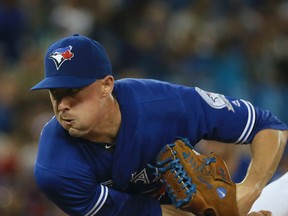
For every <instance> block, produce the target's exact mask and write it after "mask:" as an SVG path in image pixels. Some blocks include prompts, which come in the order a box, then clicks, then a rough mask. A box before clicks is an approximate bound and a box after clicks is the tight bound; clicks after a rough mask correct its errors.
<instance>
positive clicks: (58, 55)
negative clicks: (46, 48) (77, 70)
mask: <svg viewBox="0 0 288 216" xmlns="http://www.w3.org/2000/svg"><path fill="white" fill-rule="evenodd" d="M71 50H72V46H71V45H70V46H68V47H64V48H58V49H56V50H54V51H53V52H52V53H51V54H50V55H49V59H52V60H53V61H54V63H55V66H56V68H57V70H58V69H59V68H60V67H61V65H62V64H63V63H64V62H65V61H67V60H71V59H72V58H73V57H74V53H72V52H71Z"/></svg>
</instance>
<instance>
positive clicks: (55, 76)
mask: <svg viewBox="0 0 288 216" xmlns="http://www.w3.org/2000/svg"><path fill="white" fill-rule="evenodd" d="M44 66H45V77H44V79H43V80H42V81H40V82H39V83H38V84H36V85H35V86H33V87H32V88H31V89H30V90H31V91H33V90H38V89H52V88H81V87H84V86H87V85H90V84H92V83H93V82H95V81H96V80H97V79H102V78H104V77H105V76H107V75H112V66H111V63H110V60H109V57H108V55H107V53H106V51H105V49H104V47H103V46H102V45H101V44H100V43H98V42H97V41H95V40H92V39H90V38H88V37H84V36H81V35H79V34H75V35H73V36H70V37H65V38H62V39H61V40H59V41H56V42H55V43H53V44H52V45H51V46H50V47H49V48H48V50H47V52H46V54H45V59H44Z"/></svg>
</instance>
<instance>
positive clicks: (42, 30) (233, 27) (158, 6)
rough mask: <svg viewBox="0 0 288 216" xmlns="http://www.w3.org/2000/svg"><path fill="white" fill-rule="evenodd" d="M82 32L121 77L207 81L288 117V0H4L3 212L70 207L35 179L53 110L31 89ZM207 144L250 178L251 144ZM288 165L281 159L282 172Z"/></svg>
mask: <svg viewBox="0 0 288 216" xmlns="http://www.w3.org/2000/svg"><path fill="white" fill-rule="evenodd" d="M74 33H79V34H82V35H86V36H89V37H92V38H93V39H95V40H98V41H100V42H101V43H102V44H103V45H104V46H105V47H106V49H107V52H108V55H109V56H110V58H111V62H112V65H113V71H114V76H115V78H116V79H120V78H123V77H142V78H155V79H161V80H164V81H170V82H175V83H179V84H185V85H190V86H199V87H201V88H203V89H205V90H208V91H214V92H219V93H222V94H225V95H229V96H232V97H237V98H243V99H247V100H249V101H251V102H252V103H253V104H254V105H256V106H260V107H262V108H264V109H269V110H271V111H272V112H273V113H274V114H275V115H277V116H278V117H279V118H280V119H282V120H283V121H284V122H286V123H288V115H287V108H286V105H287V104H288V94H287V92H288V1H283V0H282V1H281V0H274V1H270V0H241V1H240V0H213V1H211V0H198V1H197V0H134V1H133V0H94V1H91V0H0V215H1V216H62V215H65V214H63V213H62V212H61V211H60V210H59V209H58V208H57V207H55V206H54V205H53V204H51V203H50V202H49V201H48V200H47V199H46V198H45V197H44V196H43V195H42V194H41V193H40V192H39V191H38V189H37V187H36V185H35V182H34V178H33V165H34V161H35V155H36V152H37V145H38V143H37V142H38V138H39V134H40V131H41V128H42V127H43V125H44V124H45V122H46V121H48V120H49V119H50V118H51V117H52V115H53V114H52V109H51V106H50V102H49V98H48V96H47V91H40V92H37V93H35V92H33V93H31V92H29V89H30V87H31V86H33V85H34V84H36V83H37V82H38V81H39V80H40V79H42V77H43V56H44V54H45V51H46V49H47V48H48V46H49V45H50V44H51V43H52V42H53V41H55V40H58V39H59V38H61V37H64V36H69V35H71V34H74ZM203 146H205V148H206V149H209V150H211V149H212V150H213V151H214V152H217V151H219V153H220V154H222V155H223V157H224V158H225V159H226V160H227V163H228V166H229V167H230V168H231V174H232V175H233V178H235V181H238V182H239V181H241V179H243V177H244V174H245V171H246V169H247V164H248V163H249V153H248V151H247V149H246V147H245V146H243V147H240V148H234V146H231V147H229V148H223V146H218V145H216V144H215V145H214V146H210V147H209V144H207V143H204V144H203ZM215 146H217V147H215ZM285 157H287V156H286V155H285ZM287 170H288V165H287V162H285V160H284V159H283V160H282V161H281V164H280V166H279V169H278V170H277V173H276V175H275V177H274V178H277V176H279V175H281V174H282V173H283V172H285V171H287Z"/></svg>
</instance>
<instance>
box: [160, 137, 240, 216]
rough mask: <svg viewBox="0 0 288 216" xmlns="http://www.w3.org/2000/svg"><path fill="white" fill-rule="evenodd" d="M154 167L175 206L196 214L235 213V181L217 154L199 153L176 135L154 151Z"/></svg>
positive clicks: (203, 215)
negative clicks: (173, 140)
mask: <svg viewBox="0 0 288 216" xmlns="http://www.w3.org/2000/svg"><path fill="white" fill-rule="evenodd" d="M155 168H156V171H157V172H156V173H157V175H161V179H162V181H163V183H164V185H165V187H166V192H167V193H168V195H169V197H170V199H171V201H172V203H173V204H174V205H175V206H176V208H180V209H182V210H184V211H188V212H191V213H193V214H195V215H197V216H200V215H201V216H226V215H227V216H228V215H229V216H239V212H238V207H237V201H236V186H235V183H234V182H233V181H232V180H231V177H230V173H229V171H228V168H227V166H226V163H225V162H224V160H223V159H222V158H220V157H218V156H217V155H215V154H213V153H210V155H209V156H207V155H204V154H199V153H197V152H196V151H194V150H193V147H192V146H191V145H190V143H189V141H188V140H187V139H178V140H176V141H175V142H174V143H172V144H167V145H166V146H165V147H164V148H163V149H162V150H161V151H160V152H159V153H158V155H157V159H156V167H155Z"/></svg>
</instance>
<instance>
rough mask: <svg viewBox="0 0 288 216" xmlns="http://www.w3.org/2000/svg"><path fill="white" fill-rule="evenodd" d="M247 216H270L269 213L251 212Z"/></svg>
mask: <svg viewBox="0 0 288 216" xmlns="http://www.w3.org/2000/svg"><path fill="white" fill-rule="evenodd" d="M247 216H272V213H271V212H270V211H264V210H262V211H259V212H251V213H249V214H248V215H247Z"/></svg>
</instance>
